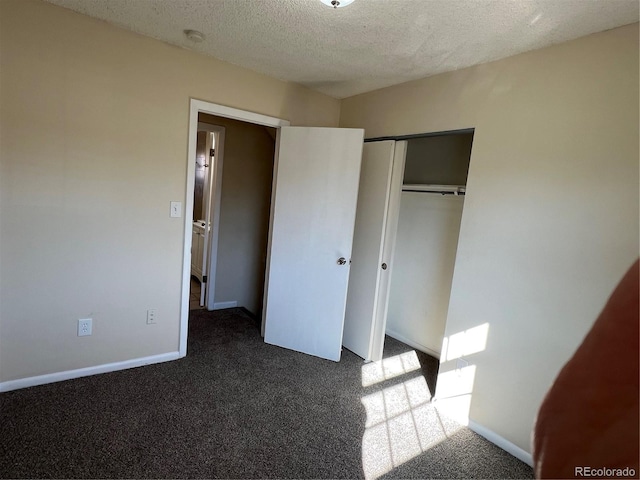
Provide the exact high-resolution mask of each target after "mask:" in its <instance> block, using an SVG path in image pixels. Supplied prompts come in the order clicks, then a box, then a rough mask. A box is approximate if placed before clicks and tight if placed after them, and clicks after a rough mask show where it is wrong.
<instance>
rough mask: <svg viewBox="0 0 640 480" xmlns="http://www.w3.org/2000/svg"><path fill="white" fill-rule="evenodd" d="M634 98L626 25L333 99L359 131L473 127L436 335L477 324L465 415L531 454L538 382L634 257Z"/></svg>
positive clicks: (553, 370)
mask: <svg viewBox="0 0 640 480" xmlns="http://www.w3.org/2000/svg"><path fill="white" fill-rule="evenodd" d="M638 104H639V100H638V25H637V24H635V25H630V26H626V27H622V28H618V29H615V30H611V31H607V32H603V33H600V34H595V35H591V36H588V37H584V38H581V39H578V40H575V41H572V42H568V43H564V44H560V45H557V46H553V47H550V48H546V49H542V50H538V51H534V52H530V53H526V54H522V55H518V56H515V57H512V58H509V59H505V60H501V61H497V62H494V63H490V64H485V65H480V66H477V67H473V68H467V69H464V70H460V71H456V72H452V73H448V74H443V75H437V76H434V77H431V78H427V79H423V80H419V81H415V82H411V83H407V84H404V85H400V86H396V87H390V88H387V89H383V90H379V91H376V92H372V93H369V94H364V95H360V96H356V97H352V98H348V99H346V100H344V101H343V103H342V111H341V122H340V124H341V126H343V127H364V128H365V129H366V137H369V138H371V137H379V136H385V135H394V134H410V133H420V132H437V131H444V130H455V129H460V128H468V127H474V128H475V129H476V130H475V136H474V141H473V149H472V154H471V165H470V170H469V177H468V183H467V187H468V189H467V196H466V198H465V205H464V212H463V216H462V224H461V231H460V239H459V244H458V253H457V259H456V266H455V273H454V278H453V285H452V292H451V299H450V307H449V313H448V319H447V326H446V331H445V336H447V337H449V339H451V337H452V336H453V335H455V334H458V333H460V332H464V331H466V330H468V329H471V328H473V327H477V326H482V325H485V324H488V336H487V339H486V345H485V346H484V347H482V342H481V341H480V342H478V344H476V348H478V345H479V346H480V347H482V350H481V351H479V352H477V353H474V354H468V355H467V356H466V359H467V360H468V361H469V362H470V365H471V367H472V368H475V378H474V379H473V386H472V395H471V404H470V412H469V416H470V418H471V419H472V420H473V421H475V422H477V423H478V424H480V425H482V426H484V427H486V428H488V429H490V430H492V431H493V432H495V433H497V434H498V435H501V436H502V437H504V438H506V439H507V440H509V441H511V442H513V443H515V444H516V445H518V446H519V447H521V448H522V449H524V450H526V451H529V452H530V446H529V444H530V432H531V426H532V423H533V420H534V416H535V414H536V411H537V408H538V406H539V404H540V402H541V400H542V398H543V395H544V393H545V391H546V389H547V388H548V386H549V384H550V383H551V382H552V380H553V378H554V377H555V375H556V374H557V372H558V371H559V369H560V368H561V366H562V364H563V363H564V362H565V361H566V360H567V359H568V358H569V356H570V355H571V354H572V352H573V351H574V349H575V348H576V347H577V345H578V344H579V343H580V341H581V340H582V338H583V337H584V335H585V333H586V332H587V330H588V329H589V327H590V326H591V324H592V323H593V321H594V319H595V318H596V316H597V314H598V313H599V310H600V309H601V308H602V307H603V305H604V303H605V300H606V299H607V297H608V295H609V294H610V292H611V291H612V289H613V287H614V286H615V284H616V283H617V282H618V280H619V279H620V277H621V276H622V275H623V273H624V272H625V271H626V269H627V268H628V267H629V266H630V265H631V263H632V262H633V261H634V259H635V258H636V257H637V256H638V249H639V247H638V229H639V226H638V217H639V212H638V196H639V192H638V129H639V124H638ZM475 331H476V332H477V331H480V332H482V331H483V329H482V328H481V329H479V330H475ZM456 338H457V339H459V338H460V337H456ZM480 340H481V339H480ZM603 361H611V362H612V368H620V367H623V366H622V365H615V363H614V362H615V359H610V358H608V359H603ZM455 363H456V362H455V360H451V361H445V362H443V363H442V365H441V371H442V373H443V374H445V373H446V372H448V371H451V370H452V369H453V368H455ZM441 377H442V376H441ZM458 393H465V392H464V391H460V392H458ZM438 395H440V393H439V392H438Z"/></svg>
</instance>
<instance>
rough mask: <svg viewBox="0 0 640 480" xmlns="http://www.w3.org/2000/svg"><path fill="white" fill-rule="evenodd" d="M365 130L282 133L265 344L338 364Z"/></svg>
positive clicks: (288, 129)
mask: <svg viewBox="0 0 640 480" xmlns="http://www.w3.org/2000/svg"><path fill="white" fill-rule="evenodd" d="M363 137H364V130H361V129H338V128H306V127H283V128H281V129H280V130H279V133H278V138H277V143H278V145H277V147H276V151H277V157H276V166H275V173H274V188H273V194H272V195H273V197H272V202H271V208H272V215H271V227H270V238H269V252H268V256H267V259H268V263H267V274H266V281H265V306H264V309H263V311H264V318H263V322H264V334H265V335H264V340H265V342H267V343H270V344H273V345H279V346H281V347H285V348H289V349H292V350H297V351H299V352H304V353H308V354H311V355H316V356H318V357H322V358H326V359H329V360H334V361H338V360H340V354H341V349H342V329H343V324H344V313H345V304H346V298H347V286H348V281H349V260H350V258H351V248H352V242H353V228H354V222H355V216H356V202H357V199H358V185H359V178H360V164H361V158H362V142H363Z"/></svg>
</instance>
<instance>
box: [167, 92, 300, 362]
mask: <svg viewBox="0 0 640 480" xmlns="http://www.w3.org/2000/svg"><path fill="white" fill-rule="evenodd" d="M199 113H208V114H210V115H216V116H218V117H225V118H231V119H233V120H240V121H242V122H247V123H254V124H257V125H264V126H266V127H275V128H280V127H288V126H289V125H290V122H289V121H288V120H285V119H282V118H276V117H270V116H268V115H262V114H260V113H255V112H250V111H247V110H240V109H237V108H232V107H227V106H225V105H219V104H217V103H212V102H207V101H204V100H198V99H195V98H190V99H189V135H188V143H187V185H186V187H187V188H186V197H185V199H184V200H185V203H184V204H185V208H184V224H183V234H184V235H183V238H184V240H183V251H182V291H181V299H180V336H179V356H180V357H184V356H186V355H187V335H188V331H189V291H190V288H191V234H192V230H193V226H192V225H193V191H194V187H195V174H196V166H195V162H194V161H192V159H194V158H195V157H196V137H197V134H198V114H199ZM221 166H222V162H220V167H221ZM217 168H219V167H218V165H217V164H216V169H217ZM216 180H217V181H216V184H218V182H220V183H219V184H218V186H221V185H222V183H221V182H222V175H220V176H219V178H218V179H216ZM216 186H217V185H215V184H214V185H213V188H214V189H215V192H212V197H214V198H218V195H220V193H221V190H222V189H221V188H216ZM218 208H219V202H218ZM212 228H213V225H212ZM211 243H213V241H212V242H211ZM216 248H217V247H216ZM212 257H213V255H209V265H208V273H210V272H211V259H212ZM213 295H214V289H213V288H211V285H210V288H209V296H210V298H211V299H212V297H213ZM207 303H209V302H207Z"/></svg>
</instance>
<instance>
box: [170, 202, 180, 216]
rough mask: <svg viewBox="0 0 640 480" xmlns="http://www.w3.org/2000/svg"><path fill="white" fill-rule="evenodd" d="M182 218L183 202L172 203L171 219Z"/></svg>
mask: <svg viewBox="0 0 640 480" xmlns="http://www.w3.org/2000/svg"><path fill="white" fill-rule="evenodd" d="M181 216H182V202H171V217H174V218H179V217H181Z"/></svg>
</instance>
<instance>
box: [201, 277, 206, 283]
mask: <svg viewBox="0 0 640 480" xmlns="http://www.w3.org/2000/svg"><path fill="white" fill-rule="evenodd" d="M202 283H207V276H206V275H203V276H202Z"/></svg>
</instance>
